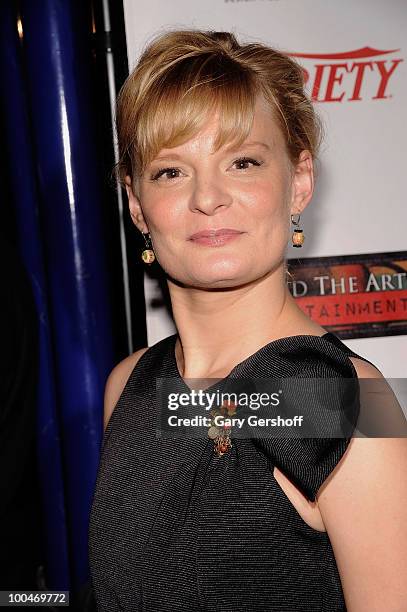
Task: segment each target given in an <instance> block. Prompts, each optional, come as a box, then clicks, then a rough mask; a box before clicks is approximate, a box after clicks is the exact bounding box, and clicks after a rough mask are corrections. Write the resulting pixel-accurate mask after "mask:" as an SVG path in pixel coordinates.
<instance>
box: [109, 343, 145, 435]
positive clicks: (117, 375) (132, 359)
mask: <svg viewBox="0 0 407 612" xmlns="http://www.w3.org/2000/svg"><path fill="white" fill-rule="evenodd" d="M147 349H148V346H146V347H144V348H141V349H139V350H138V351H135V352H134V353H132V354H131V355H129V356H128V357H126V358H125V359H123V360H122V361H120V362H119V363H118V364H117V365H116V366H115V367H114V368H113V370H112V371H111V372H110V374H109V376H108V378H107V380H106V385H105V395H104V414H103V428H104V429H106V427H107V424H108V422H109V420H110V417H111V416H112V413H113V410H114V409H115V407H116V404H117V402H118V401H119V398H120V396H121V394H122V392H123V389H124V387H125V385H126V382H127V381H128V379H129V376H130V374H131V373H132V371H133V370H134V368H135V366H136V364H137V362H138V360H139V359H140V357H141V356H142V355H143V354H144V353H145V352H146V350H147Z"/></svg>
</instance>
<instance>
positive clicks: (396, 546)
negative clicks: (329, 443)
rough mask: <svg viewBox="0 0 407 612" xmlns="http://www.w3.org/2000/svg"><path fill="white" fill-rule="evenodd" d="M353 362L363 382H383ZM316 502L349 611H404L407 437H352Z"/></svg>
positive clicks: (406, 602)
mask: <svg viewBox="0 0 407 612" xmlns="http://www.w3.org/2000/svg"><path fill="white" fill-rule="evenodd" d="M352 361H353V363H354V365H355V368H356V371H357V374H358V378H383V376H382V374H381V373H380V372H379V371H378V370H377V369H376V368H375V367H373V366H372V365H370V364H369V363H366V362H363V361H361V360H357V359H356V358H355V359H352ZM317 501H318V506H319V510H320V512H321V516H322V519H323V522H324V524H325V527H326V529H327V532H328V535H329V538H330V541H331V544H332V548H333V551H334V554H335V558H336V562H337V566H338V570H339V573H340V577H341V582H342V588H343V592H344V596H345V601H346V605H347V610H348V612H405V611H406V610H407V438H352V440H351V441H350V443H349V446H348V448H347V449H346V452H345V454H344V456H343V458H342V460H341V461H340V463H339V464H338V465H337V466H336V468H335V470H334V471H333V472H332V474H331V475H330V476H329V478H328V479H327V480H326V481H325V482H324V484H323V485H322V486H321V488H320V490H319V491H318V495H317Z"/></svg>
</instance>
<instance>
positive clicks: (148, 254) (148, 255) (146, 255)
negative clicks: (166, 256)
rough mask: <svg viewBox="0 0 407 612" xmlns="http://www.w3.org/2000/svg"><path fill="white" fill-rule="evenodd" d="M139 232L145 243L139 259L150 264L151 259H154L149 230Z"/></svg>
mask: <svg viewBox="0 0 407 612" xmlns="http://www.w3.org/2000/svg"><path fill="white" fill-rule="evenodd" d="M141 233H142V234H143V238H144V242H145V243H146V248H145V249H144V251H143V252H142V254H141V259H142V260H143V261H144V263H146V264H152V263H153V261H155V254H154V251H153V245H152V242H151V237H150V233H149V232H147V234H144V233H143V232H141Z"/></svg>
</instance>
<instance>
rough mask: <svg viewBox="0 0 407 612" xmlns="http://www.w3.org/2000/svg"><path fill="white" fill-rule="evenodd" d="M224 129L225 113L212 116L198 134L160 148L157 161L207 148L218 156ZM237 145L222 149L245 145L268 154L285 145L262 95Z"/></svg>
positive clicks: (226, 145) (232, 144)
mask: <svg viewBox="0 0 407 612" xmlns="http://www.w3.org/2000/svg"><path fill="white" fill-rule="evenodd" d="M220 129H221V112H220V111H219V110H217V111H215V112H213V113H211V115H210V116H209V117H208V119H207V121H206V123H205V125H204V127H203V128H202V129H201V130H200V131H199V132H198V133H197V134H195V135H194V136H193V137H191V138H190V139H189V140H187V141H186V142H184V143H182V144H180V145H178V146H176V147H171V148H162V149H160V151H159V153H158V154H157V156H156V158H155V159H159V158H161V157H164V156H165V155H166V154H170V153H171V155H172V157H174V156H175V155H176V152H177V151H179V152H183V151H185V150H186V149H187V150H188V151H191V152H193V151H198V150H199V151H201V150H203V149H205V150H207V152H208V153H209V152H210V153H215V148H214V144H215V140H216V137H217V135H218V133H219V131H220ZM237 145H238V143H236V142H235V141H233V140H232V141H231V140H229V141H227V142H225V143H224V145H223V146H222V147H221V150H224V151H233V150H237V149H239V148H241V147H243V146H245V147H247V148H255V147H257V148H261V149H262V150H264V151H265V152H266V151H272V150H275V149H276V148H278V147H281V146H284V140H283V136H282V134H281V130H280V128H279V126H278V124H277V121H276V120H275V118H274V116H273V111H272V109H271V107H270V105H269V104H267V102H266V101H265V100H264V98H263V97H261V96H258V97H257V98H256V104H255V107H254V115H253V122H252V125H251V129H250V132H249V134H248V136H247V138H246V139H245V140H244V141H243V143H242V144H241V145H239V146H237Z"/></svg>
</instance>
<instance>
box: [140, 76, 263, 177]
mask: <svg viewBox="0 0 407 612" xmlns="http://www.w3.org/2000/svg"><path fill="white" fill-rule="evenodd" d="M190 73H191V74H194V71H193V70H191V71H190ZM194 76H195V78H194V81H195V82H192V83H191V82H188V79H186V78H185V74H184V76H183V80H182V81H181V82H179V81H178V82H177V81H175V80H174V79H173V80H172V81H171V82H167V83H164V86H163V83H160V85H159V87H158V88H157V95H151V93H152V92H150V95H149V96H148V98H149V100H148V104H146V108H145V113H144V121H143V120H141V121H139V123H138V132H139V138H138V142H139V158H141V159H143V160H144V164H143V166H144V168H143V170H144V169H145V167H146V166H147V165H148V164H149V163H150V162H151V161H152V160H153V159H154V158H155V157H156V155H158V153H159V151H160V150H161V149H163V148H166V149H167V148H169V149H170V148H172V147H177V146H179V145H182V144H184V143H185V142H187V141H188V140H190V139H191V138H193V137H195V136H196V135H197V134H198V133H199V132H200V131H201V130H202V129H204V127H205V125H206V124H207V122H208V121H210V120H211V119H212V118H213V117H214V116H215V115H217V116H218V118H219V131H218V134H217V136H216V139H215V143H214V148H215V151H218V149H220V148H221V147H222V146H223V145H225V144H226V143H230V144H231V145H234V146H236V147H238V146H240V145H241V144H242V143H243V142H244V140H245V139H246V138H247V137H248V135H249V133H250V130H251V127H252V123H253V118H254V106H255V101H256V93H257V92H256V87H255V84H254V82H253V80H252V78H251V77H250V75H249V74H248V73H247V72H242V71H241V70H240V71H237V70H234V71H233V72H232V73H228V74H225V73H223V74H220V75H213V74H212V75H209V76H208V75H207V74H206V75H205V74H203V73H202V72H201V74H199V75H198V76H199V77H200V78H197V75H196V73H195V75H194ZM158 91H159V94H158ZM152 108H153V109H154V112H152V110H151V109H152ZM140 119H141V118H140Z"/></svg>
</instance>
